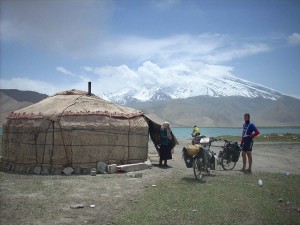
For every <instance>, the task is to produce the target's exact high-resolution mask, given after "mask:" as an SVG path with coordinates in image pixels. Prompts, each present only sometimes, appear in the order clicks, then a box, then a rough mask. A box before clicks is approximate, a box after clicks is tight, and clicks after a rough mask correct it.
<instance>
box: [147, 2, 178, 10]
mask: <svg viewBox="0 0 300 225" xmlns="http://www.w3.org/2000/svg"><path fill="white" fill-rule="evenodd" d="M151 2H152V4H153V5H154V6H155V7H157V8H159V9H161V10H164V9H167V8H170V7H172V6H174V5H176V4H178V3H180V2H181V0H152V1H151Z"/></svg>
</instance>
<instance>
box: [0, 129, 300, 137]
mask: <svg viewBox="0 0 300 225" xmlns="http://www.w3.org/2000/svg"><path fill="white" fill-rule="evenodd" d="M258 129H259V131H260V133H261V134H286V133H292V134H300V127H297V128H294V127H292V128H288V127H280V128H275V127H274V128H259V127H258ZM192 130H193V128H192V127H180V128H179V127H173V128H172V131H173V133H174V135H175V136H176V137H177V139H181V140H185V139H190V138H191V137H192V136H191V133H192ZM200 132H201V135H205V136H207V137H217V136H222V135H232V136H241V135H242V128H232V127H200ZM0 135H2V128H0Z"/></svg>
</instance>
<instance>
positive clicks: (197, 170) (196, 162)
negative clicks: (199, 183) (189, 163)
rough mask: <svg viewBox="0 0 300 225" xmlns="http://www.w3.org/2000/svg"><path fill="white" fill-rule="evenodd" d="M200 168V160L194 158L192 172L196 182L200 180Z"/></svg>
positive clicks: (201, 164) (201, 165)
mask: <svg viewBox="0 0 300 225" xmlns="http://www.w3.org/2000/svg"><path fill="white" fill-rule="evenodd" d="M202 167H203V163H202V158H198V157H197V158H194V160H193V170H194V175H195V177H196V179H197V180H201V178H202V175H203V174H202Z"/></svg>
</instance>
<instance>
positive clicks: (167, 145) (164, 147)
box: [159, 122, 172, 167]
mask: <svg viewBox="0 0 300 225" xmlns="http://www.w3.org/2000/svg"><path fill="white" fill-rule="evenodd" d="M171 142H172V131H171V128H170V124H169V123H168V122H164V123H163V124H162V126H161V128H160V149H159V166H162V161H164V166H165V167H167V166H168V163H167V160H168V159H172V152H171V151H172V145H171Z"/></svg>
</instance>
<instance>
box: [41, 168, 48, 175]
mask: <svg viewBox="0 0 300 225" xmlns="http://www.w3.org/2000/svg"><path fill="white" fill-rule="evenodd" d="M41 174H42V175H49V169H48V167H43V168H42V171H41Z"/></svg>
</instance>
